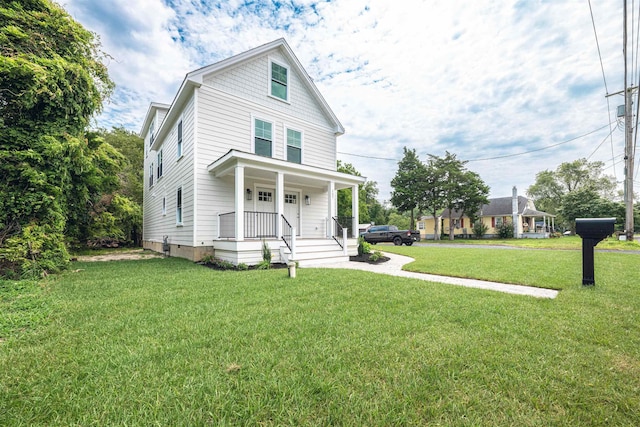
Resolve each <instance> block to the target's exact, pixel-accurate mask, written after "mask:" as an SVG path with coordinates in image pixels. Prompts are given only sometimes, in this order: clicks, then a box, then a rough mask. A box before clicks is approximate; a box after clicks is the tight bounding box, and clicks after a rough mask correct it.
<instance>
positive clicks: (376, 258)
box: [369, 251, 382, 262]
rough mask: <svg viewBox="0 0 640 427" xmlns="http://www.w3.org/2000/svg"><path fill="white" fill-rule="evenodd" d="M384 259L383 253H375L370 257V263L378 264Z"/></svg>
mask: <svg viewBox="0 0 640 427" xmlns="http://www.w3.org/2000/svg"><path fill="white" fill-rule="evenodd" d="M380 258H382V252H380V251H375V252H374V253H372V254H371V255H370V256H369V261H373V262H378V261H379V260H380Z"/></svg>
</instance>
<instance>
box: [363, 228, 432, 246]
mask: <svg viewBox="0 0 640 427" xmlns="http://www.w3.org/2000/svg"><path fill="white" fill-rule="evenodd" d="M360 236H361V237H362V238H363V239H364V240H365V242H367V243H372V244H376V243H382V242H392V243H393V244H394V245H396V246H400V245H402V244H403V243H404V244H405V245H407V246H411V245H413V242H419V241H420V232H419V231H415V230H398V227H396V226H395V225H374V226H372V227H371V228H369V230H367V231H366V232H364V233H362V234H360Z"/></svg>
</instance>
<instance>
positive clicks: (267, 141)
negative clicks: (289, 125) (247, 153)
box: [254, 119, 273, 157]
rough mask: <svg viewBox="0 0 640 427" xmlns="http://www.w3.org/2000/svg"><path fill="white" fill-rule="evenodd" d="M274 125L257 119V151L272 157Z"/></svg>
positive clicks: (255, 129)
mask: <svg viewBox="0 0 640 427" xmlns="http://www.w3.org/2000/svg"><path fill="white" fill-rule="evenodd" d="M272 127H273V125H272V124H271V123H269V122H265V121H263V120H260V119H255V124H254V134H255V141H254V143H255V153H256V154H258V155H260V156H265V157H271V155H272V154H271V153H272V146H273V144H272V143H273V132H272Z"/></svg>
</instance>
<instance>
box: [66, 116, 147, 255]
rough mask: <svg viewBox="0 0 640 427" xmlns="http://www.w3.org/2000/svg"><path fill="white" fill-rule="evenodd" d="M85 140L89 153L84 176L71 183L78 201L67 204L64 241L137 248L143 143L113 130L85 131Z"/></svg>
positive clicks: (129, 134)
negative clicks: (77, 186) (122, 245)
mask: <svg viewBox="0 0 640 427" xmlns="http://www.w3.org/2000/svg"><path fill="white" fill-rule="evenodd" d="M107 141H110V142H107ZM87 142H88V144H89V146H90V147H91V148H92V150H91V151H90V152H89V153H88V155H87V159H88V164H87V166H86V168H85V169H84V172H83V173H82V175H81V176H78V178H77V179H76V180H74V181H73V182H74V183H75V182H76V181H77V182H78V183H79V186H80V188H79V189H78V190H76V191H74V192H75V193H76V195H78V196H79V195H81V197H76V198H74V199H75V200H74V201H73V202H72V203H70V206H69V208H70V209H69V215H68V218H67V228H66V231H65V234H66V236H67V238H68V239H69V241H70V242H71V243H73V244H76V245H79V246H119V245H121V244H140V239H141V237H142V236H141V230H142V176H141V174H142V166H143V165H142V164H141V161H142V156H143V151H144V148H143V144H144V142H143V140H142V139H141V138H140V137H138V136H137V135H135V134H133V133H131V132H129V131H126V130H124V129H121V128H115V129H113V130H112V131H111V132H107V131H105V130H103V129H102V130H99V131H96V132H88V133H87ZM116 147H117V148H116ZM121 151H123V152H121ZM75 175H76V174H75V173H74V176H75Z"/></svg>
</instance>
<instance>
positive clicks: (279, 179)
mask: <svg viewBox="0 0 640 427" xmlns="http://www.w3.org/2000/svg"><path fill="white" fill-rule="evenodd" d="M276 212H277V213H278V217H277V218H276V237H277V238H278V240H280V239H281V238H282V215H284V174H283V173H282V172H276Z"/></svg>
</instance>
